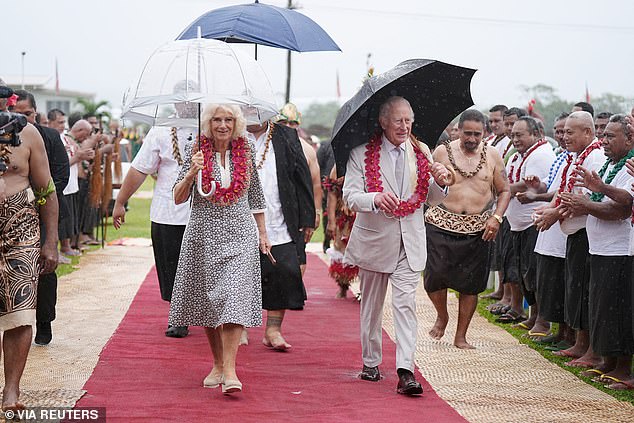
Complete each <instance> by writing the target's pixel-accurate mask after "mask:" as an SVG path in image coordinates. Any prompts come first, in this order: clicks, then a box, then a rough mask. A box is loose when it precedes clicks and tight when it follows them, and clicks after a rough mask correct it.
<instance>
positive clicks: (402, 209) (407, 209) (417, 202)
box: [365, 133, 430, 217]
mask: <svg viewBox="0 0 634 423" xmlns="http://www.w3.org/2000/svg"><path fill="white" fill-rule="evenodd" d="M414 152H415V153H416V165H417V167H418V178H417V180H416V189H415V190H414V193H413V194H412V195H411V197H410V198H408V199H407V200H406V201H403V200H401V201H400V202H399V204H398V207H397V208H396V210H394V213H393V214H394V216H396V217H405V216H408V215H410V214H412V213H414V212H415V211H416V210H418V209H419V208H420V207H421V206H422V205H423V203H424V202H425V200H426V199H427V192H428V191H429V174H430V172H429V160H427V157H426V156H425V153H423V152H422V150H421V149H420V148H418V147H417V146H415V147H414ZM380 159H381V135H380V134H378V133H377V134H375V135H374V136H373V137H372V138H370V142H369V143H368V145H367V146H366V148H365V180H366V185H367V186H368V192H383V182H382V181H381V173H380V171H381V165H380Z"/></svg>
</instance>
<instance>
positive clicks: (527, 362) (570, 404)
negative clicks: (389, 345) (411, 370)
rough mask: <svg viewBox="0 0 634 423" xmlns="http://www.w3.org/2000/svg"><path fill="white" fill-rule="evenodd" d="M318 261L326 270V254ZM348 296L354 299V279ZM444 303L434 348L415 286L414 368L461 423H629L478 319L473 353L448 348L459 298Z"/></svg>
mask: <svg viewBox="0 0 634 423" xmlns="http://www.w3.org/2000/svg"><path fill="white" fill-rule="evenodd" d="M320 257H321V258H322V260H324V261H325V262H326V263H328V258H327V256H326V255H325V254H320ZM351 290H352V291H353V292H354V293H355V294H358V293H359V282H358V279H357V280H356V281H355V282H353V283H352V285H351ZM390 291H391V290H389V289H388V292H387V296H386V299H385V304H386V305H385V307H384V309H383V328H384V329H385V330H386V332H387V333H388V334H389V335H390V337H391V338H392V339H394V338H395V334H394V320H393V318H392V307H391V306H390V304H391V292H390ZM447 301H448V308H449V325H448V326H447V330H446V332H445V336H444V337H443V339H441V340H440V341H436V340H434V339H432V338H431V337H430V336H429V334H428V332H429V330H430V329H431V328H432V326H433V325H434V322H435V321H436V311H435V309H434V306H433V304H432V303H431V300H430V299H429V297H428V296H427V293H426V292H425V290H424V289H423V284H422V281H421V284H420V285H419V287H418V291H417V293H416V307H417V315H418V339H417V343H416V365H417V366H418V368H419V369H420V372H421V373H422V375H423V376H424V377H425V379H427V381H428V382H429V383H430V384H431V386H432V387H433V388H434V390H435V391H436V392H437V393H438V395H439V396H440V397H441V398H442V399H444V400H445V401H447V402H448V403H449V404H450V405H451V406H452V407H453V408H454V409H456V411H458V412H459V413H460V414H461V415H462V416H463V417H465V418H466V419H467V420H469V421H471V422H474V423H479V422H481V423H490V422H493V421H502V422H535V423H541V422H544V423H546V422H548V423H550V422H561V423H568V422H569V423H581V422H589V423H590V422H592V423H598V422H606V423H608V422H609V423H617V422H619V423H620V422H623V423H625V422H632V421H634V405H632V404H631V403H627V402H623V401H619V400H617V399H616V398H614V397H612V396H610V395H608V394H606V393H604V392H602V391H600V390H598V389H596V388H594V387H593V386H591V385H589V384H587V383H585V382H583V381H582V380H581V379H579V378H578V377H576V376H575V375H573V374H572V373H570V372H568V371H566V370H564V369H562V368H560V367H559V366H557V365H556V364H553V363H551V362H550V361H548V360H547V359H546V358H544V357H542V356H541V355H540V354H539V353H538V352H537V351H535V350H533V349H531V348H529V347H528V346H526V345H523V344H520V343H519V342H518V341H517V340H516V339H515V338H514V337H513V336H512V335H510V334H509V333H508V332H506V331H505V330H504V329H502V328H500V327H498V326H496V325H493V324H491V323H489V322H488V321H487V320H486V319H485V318H484V317H482V316H480V315H479V314H478V312H476V313H475V315H474V316H473V320H472V321H471V325H470V326H469V332H467V339H468V341H469V342H470V343H471V344H472V345H474V346H475V347H476V349H475V350H460V349H458V348H456V347H454V346H453V344H452V342H453V338H454V335H455V329H456V322H457V318H458V298H457V297H456V296H455V295H453V294H450V295H449V296H448V300H447ZM388 371H389V369H388Z"/></svg>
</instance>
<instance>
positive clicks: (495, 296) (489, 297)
mask: <svg viewBox="0 0 634 423" xmlns="http://www.w3.org/2000/svg"><path fill="white" fill-rule="evenodd" d="M502 295H504V294H503V293H502V294H500V293H499V292H497V291H495V292H491V293H489V294H486V295H480V298H482V299H485V300H496V301H500V300H501V299H502Z"/></svg>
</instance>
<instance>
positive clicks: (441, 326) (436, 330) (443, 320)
mask: <svg viewBox="0 0 634 423" xmlns="http://www.w3.org/2000/svg"><path fill="white" fill-rule="evenodd" d="M447 323H449V316H448V315H447V316H443V317H440V316H438V317H436V323H434V327H433V328H431V330H430V331H429V336H431V337H432V338H433V339H435V340H439V339H441V338H442V337H443V336H444V335H445V329H446V328H447Z"/></svg>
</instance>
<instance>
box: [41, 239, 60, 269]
mask: <svg viewBox="0 0 634 423" xmlns="http://www.w3.org/2000/svg"><path fill="white" fill-rule="evenodd" d="M57 259H58V255H57V243H51V242H45V243H44V245H42V248H40V260H39V267H40V274H41V275H46V274H47V273H51V272H53V271H54V270H55V268H56V267H57Z"/></svg>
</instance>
